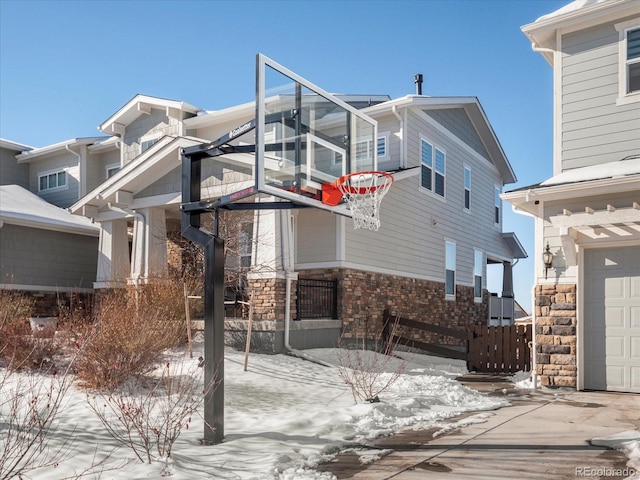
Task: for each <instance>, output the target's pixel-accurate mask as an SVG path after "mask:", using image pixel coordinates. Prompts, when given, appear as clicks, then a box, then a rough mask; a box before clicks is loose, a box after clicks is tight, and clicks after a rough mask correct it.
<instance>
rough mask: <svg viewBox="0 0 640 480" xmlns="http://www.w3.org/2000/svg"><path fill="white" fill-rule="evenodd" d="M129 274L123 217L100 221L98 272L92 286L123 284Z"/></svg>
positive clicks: (127, 241) (125, 227) (116, 285)
mask: <svg viewBox="0 0 640 480" xmlns="http://www.w3.org/2000/svg"><path fill="white" fill-rule="evenodd" d="M128 274H129V238H128V235H127V220H126V219H125V218H121V219H117V220H109V221H104V222H101V223H100V241H99V246H98V272H97V278H96V281H95V282H94V288H96V289H98V288H112V287H118V286H123V285H124V284H125V282H126V279H127V276H128Z"/></svg>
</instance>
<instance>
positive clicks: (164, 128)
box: [122, 108, 182, 165]
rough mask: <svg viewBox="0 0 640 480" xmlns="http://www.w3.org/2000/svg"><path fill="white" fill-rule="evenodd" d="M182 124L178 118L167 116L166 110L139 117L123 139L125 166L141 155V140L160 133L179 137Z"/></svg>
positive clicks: (129, 126) (157, 110)
mask: <svg viewBox="0 0 640 480" xmlns="http://www.w3.org/2000/svg"><path fill="white" fill-rule="evenodd" d="M174 113H175V112H174ZM181 124H182V122H181V121H180V120H178V118H175V117H173V116H167V112H166V110H164V109H163V110H160V109H156V108H152V109H151V113H150V114H142V115H141V116H139V117H138V118H137V119H136V120H134V121H133V122H131V124H129V125H128V126H127V129H126V132H125V134H124V136H123V137H122V159H123V164H124V165H126V164H127V163H129V162H131V161H132V160H133V159H135V158H136V157H137V156H138V155H140V138H142V137H144V136H146V135H149V134H153V133H159V134H160V135H161V136H164V135H179V134H180V131H181Z"/></svg>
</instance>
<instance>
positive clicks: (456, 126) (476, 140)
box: [424, 108, 489, 158]
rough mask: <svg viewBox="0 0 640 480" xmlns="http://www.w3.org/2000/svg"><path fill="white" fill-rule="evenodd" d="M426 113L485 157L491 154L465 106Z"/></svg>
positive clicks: (427, 111) (426, 111) (425, 111)
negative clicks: (474, 126)
mask: <svg viewBox="0 0 640 480" xmlns="http://www.w3.org/2000/svg"><path fill="white" fill-rule="evenodd" d="M424 113H426V114H427V115H429V116H430V117H431V118H433V119H434V120H435V121H437V122H438V123H439V124H440V125H442V126H443V127H445V128H447V129H448V130H449V131H450V132H451V133H453V134H454V135H455V136H457V137H458V138H459V139H460V140H462V141H463V142H465V143H466V144H467V145H469V146H470V147H471V148H473V149H474V150H475V151H476V152H478V153H479V154H480V155H482V156H483V157H485V158H488V157H489V154H488V153H487V151H486V149H485V148H484V145H483V144H482V140H480V137H479V136H478V132H476V130H475V128H473V125H472V124H471V120H469V117H468V116H467V114H466V113H465V111H464V108H444V109H438V110H424Z"/></svg>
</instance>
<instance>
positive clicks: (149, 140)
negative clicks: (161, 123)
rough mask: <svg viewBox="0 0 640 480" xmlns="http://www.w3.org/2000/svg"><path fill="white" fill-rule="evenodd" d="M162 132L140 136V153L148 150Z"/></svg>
mask: <svg viewBox="0 0 640 480" xmlns="http://www.w3.org/2000/svg"><path fill="white" fill-rule="evenodd" d="M161 136H162V134H161V133H160V132H157V133H152V134H149V135H145V136H144V137H142V138H140V153H143V152H146V151H147V150H149V149H150V148H151V147H152V146H153V145H154V144H155V143H158V140H160V137H161Z"/></svg>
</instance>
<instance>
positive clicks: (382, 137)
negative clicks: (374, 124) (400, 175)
mask: <svg viewBox="0 0 640 480" xmlns="http://www.w3.org/2000/svg"><path fill="white" fill-rule="evenodd" d="M380 141H382V142H383V143H384V153H383V154H382V155H380V149H379V145H380ZM376 152H377V154H378V162H380V161H383V162H386V161H387V160H389V132H378V138H377V139H376Z"/></svg>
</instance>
